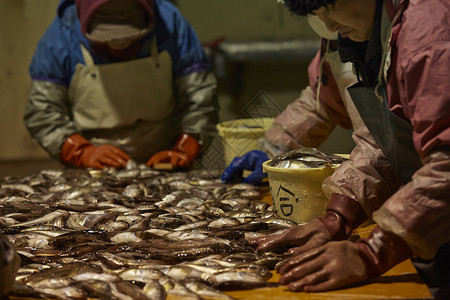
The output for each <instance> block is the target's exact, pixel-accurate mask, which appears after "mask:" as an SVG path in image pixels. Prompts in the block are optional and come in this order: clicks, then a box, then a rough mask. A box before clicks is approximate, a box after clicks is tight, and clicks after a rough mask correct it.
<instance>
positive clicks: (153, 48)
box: [150, 36, 160, 68]
mask: <svg viewBox="0 0 450 300" xmlns="http://www.w3.org/2000/svg"><path fill="white" fill-rule="evenodd" d="M151 43H152V44H151V48H150V55H151V57H152V58H153V60H154V62H155V67H157V68H158V67H159V65H160V62H159V55H158V54H159V53H158V41H157V39H156V36H154V37H153V38H152V42H151Z"/></svg>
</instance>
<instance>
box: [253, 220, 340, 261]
mask: <svg viewBox="0 0 450 300" xmlns="http://www.w3.org/2000/svg"><path fill="white" fill-rule="evenodd" d="M330 240H331V235H330V233H328V230H327V228H326V227H325V225H324V224H323V222H322V221H321V220H319V219H314V220H312V221H310V222H309V223H306V224H302V225H296V226H293V227H291V228H289V229H288V230H286V231H284V232H283V233H280V234H272V235H268V236H264V237H258V238H255V239H253V240H250V241H249V243H250V244H251V245H257V247H256V250H257V251H259V252H268V251H287V252H286V253H287V254H297V253H301V252H304V251H307V250H309V249H313V248H316V247H318V246H321V245H323V244H325V243H327V242H329V241H330Z"/></svg>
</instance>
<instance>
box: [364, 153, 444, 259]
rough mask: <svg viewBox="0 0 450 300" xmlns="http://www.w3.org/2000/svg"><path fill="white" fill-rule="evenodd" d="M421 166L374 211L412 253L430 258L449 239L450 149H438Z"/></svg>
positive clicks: (381, 221)
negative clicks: (408, 180) (404, 242)
mask: <svg viewBox="0 0 450 300" xmlns="http://www.w3.org/2000/svg"><path fill="white" fill-rule="evenodd" d="M423 163H424V166H423V167H422V168H421V169H419V170H418V171H417V172H416V173H415V174H414V176H413V178H412V180H411V181H410V182H409V183H408V184H406V185H405V186H403V187H401V188H400V189H399V190H398V191H397V192H396V193H395V194H394V195H393V196H392V197H390V198H389V199H388V200H387V201H386V203H385V204H384V205H383V206H382V207H381V208H380V209H379V210H378V211H376V212H374V214H373V219H374V220H375V221H376V222H377V224H379V226H380V227H381V228H383V229H386V230H389V231H392V232H394V233H396V234H397V235H399V236H400V237H402V238H403V239H404V240H405V241H406V242H407V243H408V245H409V246H410V248H411V250H412V251H413V253H414V255H415V256H420V257H421V258H424V259H432V258H433V257H434V256H435V254H436V253H437V251H438V249H439V248H440V247H441V246H442V245H443V244H444V243H446V242H449V240H450V234H449V232H450V222H449V216H450V189H449V178H450V150H449V149H448V148H446V149H438V150H435V151H433V152H431V153H430V154H429V155H427V156H426V157H425V158H424V159H423Z"/></svg>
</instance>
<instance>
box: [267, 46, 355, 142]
mask: <svg viewBox="0 0 450 300" xmlns="http://www.w3.org/2000/svg"><path fill="white" fill-rule="evenodd" d="M323 50H324V49H323ZM321 52H323V51H321V50H319V51H318V52H317V54H316V56H315V57H314V59H313V60H312V62H311V63H310V65H309V67H308V77H309V86H308V87H306V88H305V89H304V90H303V91H302V92H301V94H300V96H299V98H298V99H296V100H295V101H294V102H292V103H291V104H289V105H288V106H287V107H286V109H285V110H284V111H283V112H282V113H281V114H280V115H278V116H277V117H276V118H275V121H274V123H273V125H272V127H271V128H270V129H269V130H268V131H267V132H266V138H268V139H269V140H270V142H271V143H273V144H276V145H278V146H281V148H286V147H287V148H288V149H290V150H292V149H296V148H299V147H318V146H320V144H322V143H323V142H324V141H325V140H326V139H327V138H328V136H329V135H330V134H331V132H332V131H333V129H334V127H335V126H336V125H340V126H342V127H343V128H345V129H350V128H352V123H354V122H353V119H357V118H359V115H357V114H356V116H355V114H351V115H352V119H350V116H349V113H348V111H350V112H352V111H356V109H355V108H354V105H353V102H352V100H351V98H350V95H348V93H347V91H346V88H347V87H348V86H350V85H351V84H353V83H355V82H356V77H355V76H354V74H353V73H352V72H351V70H347V71H342V72H339V74H333V72H332V70H331V68H330V63H328V62H327V60H325V63H324V64H323V71H322V72H323V78H326V81H327V85H322V87H321V90H320V101H319V102H320V107H319V110H317V103H316V92H317V84H318V79H317V78H318V77H319V71H320V60H321V57H322V55H323V53H321ZM335 54H337V52H336V53H335ZM336 58H337V60H338V61H337V62H336V61H335V62H334V63H338V64H340V65H342V63H340V60H339V56H337V57H332V58H330V60H331V59H334V60H336ZM349 107H350V108H349ZM357 123H358V124H360V121H357Z"/></svg>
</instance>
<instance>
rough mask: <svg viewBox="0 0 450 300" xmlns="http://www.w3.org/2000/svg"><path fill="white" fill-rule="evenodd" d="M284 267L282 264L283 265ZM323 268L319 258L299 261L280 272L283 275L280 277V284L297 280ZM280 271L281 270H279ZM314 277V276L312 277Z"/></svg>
mask: <svg viewBox="0 0 450 300" xmlns="http://www.w3.org/2000/svg"><path fill="white" fill-rule="evenodd" d="M283 268H284V266H283ZM283 268H282V269H283ZM322 268H323V263H322V262H321V261H320V258H319V259H315V260H312V261H306V262H303V261H301V262H299V263H298V264H297V265H295V266H294V267H292V266H291V269H290V270H289V271H287V272H284V273H281V272H280V274H282V275H283V276H281V277H280V283H281V284H288V283H290V282H293V281H298V280H301V279H303V278H304V277H307V276H312V274H314V273H316V272H319V271H321V270H322ZM280 271H281V270H280ZM313 278H314V277H313Z"/></svg>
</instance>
